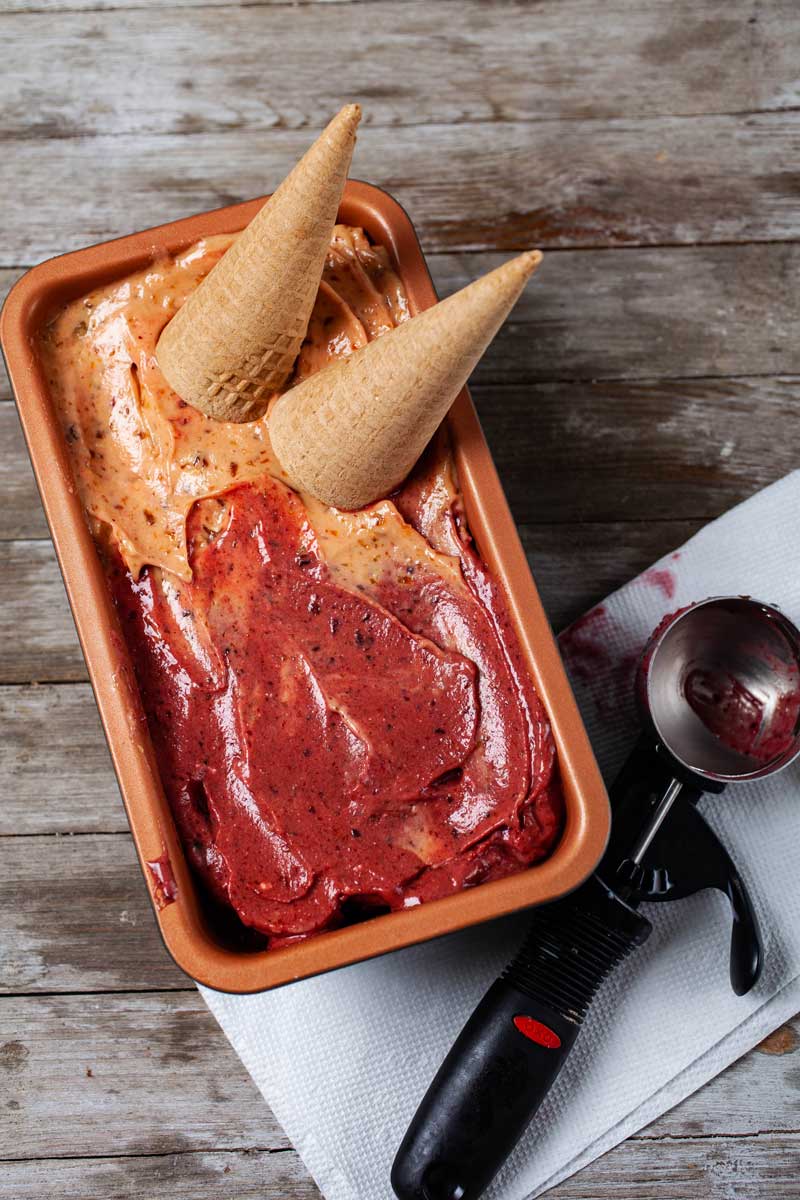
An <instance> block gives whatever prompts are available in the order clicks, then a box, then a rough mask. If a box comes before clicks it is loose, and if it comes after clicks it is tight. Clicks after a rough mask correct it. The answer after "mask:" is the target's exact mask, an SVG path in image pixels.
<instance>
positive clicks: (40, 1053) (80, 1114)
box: [0, 990, 288, 1195]
mask: <svg viewBox="0 0 800 1200" xmlns="http://www.w3.org/2000/svg"><path fill="white" fill-rule="evenodd" d="M0 1073H2V1076H3V1099H4V1104H3V1105H2V1106H0V1119H2V1121H3V1133H2V1145H3V1147H4V1150H3V1157H13V1158H35V1157H40V1156H53V1157H58V1156H59V1155H68V1156H76V1155H98V1154H100V1155H101V1154H107V1153H108V1150H109V1148H111V1146H112V1145H113V1150H114V1153H115V1154H174V1153H176V1152H180V1151H185V1150H211V1149H213V1150H220V1149H242V1150H244V1149H249V1148H251V1147H254V1146H255V1147H259V1148H264V1149H283V1148H285V1147H286V1146H287V1145H288V1143H287V1141H286V1138H285V1136H284V1134H283V1132H282V1131H281V1129H280V1128H279V1127H278V1125H277V1123H276V1122H275V1119H274V1117H273V1116H272V1114H271V1113H270V1110H269V1108H268V1107H267V1105H266V1104H264V1103H262V1101H261V1099H260V1097H259V1095H258V1093H257V1091H256V1089H255V1085H254V1084H253V1082H252V1081H251V1079H250V1077H249V1076H248V1075H247V1074H246V1072H245V1071H244V1069H243V1067H242V1065H241V1063H240V1062H239V1060H238V1059H237V1057H236V1055H235V1053H234V1051H233V1049H232V1047H231V1046H230V1045H229V1043H228V1042H227V1041H226V1039H225V1036H224V1035H223V1033H222V1030H221V1029H220V1028H219V1026H218V1025H217V1023H216V1021H215V1020H214V1018H213V1017H212V1016H211V1014H210V1012H209V1011H208V1009H207V1008H206V1006H205V1005H204V1003H203V1001H202V1000H201V999H200V996H199V994H198V993H197V992H196V991H194V990H192V991H186V992H152V993H150V994H146V995H115V996H109V995H105V996H104V995H88V996H37V997H5V998H3V999H2V1000H0ZM9 1101H10V1102H11V1104H9ZM9 1148H10V1151H11V1153H10V1154H9ZM3 1169H4V1168H3ZM3 1186H5V1175H3ZM5 1194H6V1195H13V1193H8V1192H6V1193H5Z"/></svg>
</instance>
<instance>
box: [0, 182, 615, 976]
mask: <svg viewBox="0 0 800 1200" xmlns="http://www.w3.org/2000/svg"><path fill="white" fill-rule="evenodd" d="M262 203H263V198H262V199H260V200H252V201H249V202H248V203H245V204H237V205H231V206H229V207H227V208H221V209H217V210H216V211H214V212H210V213H202V214H200V215H199V216H194V217H188V218H186V219H184V220H181V221H175V222H172V223H170V224H168V225H161V226H158V227H157V228H154V229H148V230H145V231H143V232H142V233H136V234H133V235H132V236H130V237H124V238H120V239H118V240H116V241H112V242H105V243H102V244H100V245H97V246H91V247H89V248H88V249H86V250H78V251H76V252H75V253H72V254H66V255H63V256H62V257H59V258H54V259H51V260H50V261H48V262H45V263H42V264H41V265H39V266H37V267H34V268H33V269H32V270H31V271H29V272H28V273H27V274H26V275H24V276H23V277H22V279H20V280H19V282H18V283H17V284H16V285H15V286H14V288H13V289H12V291H11V293H10V295H9V297H8V300H7V301H6V304H5V307H4V309H3V313H2V320H1V321H0V340H1V341H2V346H3V351H4V354H5V358H6V363H7V366H8V372H9V376H10V378H11V383H12V386H13V389H14V394H15V397H16V402H17V407H18V409H19V414H20V419H21V421H22V427H23V430H24V433H25V438H26V441H27V444H28V450H29V453H30V457H31V462H32V464H33V469H34V473H35V475H36V480H37V483H38V486H39V491H40V494H41V497H42V504H43V505H44V510H45V513H46V515H47V520H48V522H49V525H50V531H51V533H52V537H53V543H54V545H55V549H56V554H57V556H58V561H59V564H60V566H61V571H62V574H63V576H64V583H65V586H66V590H67V595H68V597H69V602H70V605H71V607H72V613H73V616H74V618H75V624H76V627H77V630H78V636H79V638H80V641H81V646H82V648H83V653H84V657H85V659H86V666H87V670H88V673H89V678H90V680H91V683H92V686H93V688H94V693H95V698H96V700H97V706H98V709H99V711H100V716H101V719H102V722H103V727H104V729H105V733H106V737H107V739H108V744H109V748H110V751H111V757H112V760H113V763H114V769H115V771H116V774H117V779H118V781H119V786H120V791H121V793H122V799H123V802H124V804H125V809H126V812H127V815H128V820H129V822H130V827H131V832H132V834H133V839H134V842H135V845H136V850H137V853H138V855H139V861H140V863H141V866H142V870H143V872H144V877H145V880H146V883H147V886H148V889H149V892H150V896H151V899H152V902H153V906H154V909H155V912H156V918H157V921H158V924H159V928H160V931H161V934H162V937H163V939H164V943H165V945H166V947H167V949H168V951H169V953H170V954H171V955H172V957H173V958H174V960H175V962H176V963H177V964H178V966H180V967H181V968H182V969H183V970H184V971H186V972H187V974H189V975H190V976H191V977H192V978H193V979H196V980H198V981H199V982H201V983H204V984H206V985H207V986H209V987H213V988H217V989H219V990H221V991H228V992H256V991H263V990H266V989H269V988H273V987H278V986H280V985H282V984H285V983H289V982H292V981H293V980H297V979H303V978H306V977H308V976H311V975H316V974H319V973H320V972H322V971H329V970H333V969H334V968H336V967H342V966H345V965H347V964H349V963H354V962H358V961H360V960H362V959H366V958H371V957H373V956H375V955H379V954H385V953H387V952H388V951H390V950H396V949H399V948H401V947H403V946H410V945H413V944H415V943H418V942H424V941H426V940H428V939H430V938H434V937H439V936H441V935H443V934H447V933H452V932H455V931H456V930H459V929H464V928H465V927H467V926H470V925H475V924H478V923H480V922H483V921H488V920H491V919H492V918H495V917H500V916H504V915H506V914H508V913H511V912H514V911H517V910H519V909H523V908H527V907H530V906H532V905H537V904H543V903H546V902H548V901H550V900H553V899H555V898H556V897H558V896H562V895H564V894H566V893H567V892H569V891H571V890H572V889H573V888H575V887H577V886H578V885H579V884H580V883H582V882H583V880H584V879H586V877H587V876H588V875H589V874H590V873H591V871H592V869H593V868H594V866H595V865H596V864H597V862H598V861H599V859H600V857H601V855H602V853H603V850H604V848H605V845H606V841H607V838H608V832H609V823H610V816H609V808H608V799H607V795H606V791H605V787H604V785H603V782H602V779H601V777H600V773H599V770H598V767H597V764H596V762H595V759H594V755H593V753H592V749H591V747H590V745H589V741H588V738H587V735H586V731H585V729H584V726H583V723H582V721H581V718H580V715H579V713H578V709H577V706H576V704H575V700H574V698H573V695H572V692H571V690H570V686H569V683H568V681H567V677H566V674H565V671H564V667H563V664H562V662H561V658H560V656H559V653H558V648H557V646H556V642H555V639H554V637H553V634H552V631H551V629H550V626H549V624H548V621H547V618H546V616H545V613H544V610H543V608H542V605H541V601H540V599H539V595H538V593H537V590H536V586H535V584H534V582H533V579H532V577H531V573H530V570H529V567H528V564H527V561H526V558H525V554H524V552H523V549H522V546H521V544H520V541H519V538H518V536H517V531H516V528H515V526H514V522H513V519H512V517H511V513H510V512H509V509H508V505H507V503H506V500H505V497H504V495H503V491H502V488H501V486H500V482H499V480H498V477H497V473H496V471H495V468H494V464H493V462H492V458H491V455H490V453H489V448H488V446H487V444H486V440H485V438H484V436H483V433H482V431H481V427H480V424H479V422H478V418H477V415H476V412H475V409H474V407H473V404H472V401H471V399H470V396H469V393H468V391H467V390H466V389H464V390H463V391H462V392H461V394H460V395H459V397H458V398H457V400H456V401H455V403H454V405H453V408H452V410H451V412H450V414H449V416H448V418H447V421H448V425H449V432H450V436H451V441H452V444H453V452H454V457H455V462H456V467H457V470H458V475H459V481H460V486H461V490H462V494H463V498H464V504H465V508H466V515H467V519H468V522H469V526H470V529H471V531H472V534H473V536H474V538H475V542H476V545H477V547H478V550H479V552H480V553H481V555H482V556H483V558H484V559H485V561H486V562H487V564H488V566H489V568H490V569H491V571H492V572H493V574H494V576H495V578H496V579H497V580H499V582H500V583H501V585H502V587H503V589H504V590H505V593H506V598H507V601H508V606H509V612H510V616H511V619H512V622H513V624H514V626H515V628H516V632H517V635H518V638H519V642H520V646H521V650H522V653H523V656H524V658H525V661H526V664H527V666H528V668H529V670H530V672H531V676H532V678H533V681H534V683H535V686H536V688H537V690H538V692H539V695H540V696H541V698H542V701H543V703H544V705H545V707H546V709H547V711H548V714H549V717H550V721H551V725H552V729H553V734H554V737H555V740H556V744H557V748H558V758H559V764H560V770H561V776H562V780H563V788H564V796H565V804H566V824H565V828H564V832H563V835H562V837H561V840H560V842H559V843H558V845H557V846H556V848H555V850H554V851H553V853H552V854H551V856H550V857H549V858H547V859H546V860H545V861H544V862H541V863H537V864H536V865H535V866H532V867H530V868H528V869H527V870H524V871H521V872H519V873H518V874H516V875H512V876H509V877H508V878H505V879H501V880H497V881H494V882H491V883H486V884H483V885H481V886H478V887H475V888H472V889H468V890H466V891H463V892H460V893H458V894H456V895H452V896H448V897H446V898H444V899H440V900H435V901H431V902H429V903H427V904H422V905H418V906H416V907H413V908H409V909H407V910H403V911H399V912H392V913H388V914H385V915H381V916H376V917H373V918H372V919H370V920H368V921H363V922H361V923H359V924H355V925H350V926H346V927H344V928H340V929H336V930H331V931H328V932H324V933H318V934H316V935H315V936H313V937H310V938H308V940H305V941H299V942H296V943H290V944H287V945H284V946H281V947H279V948H276V949H273V950H261V949H257V950H252V949H247V948H245V947H244V946H243V944H242V942H241V941H240V940H238V939H235V938H232V937H230V936H229V935H228V934H227V932H225V930H224V929H223V928H222V927H221V925H220V923H219V921H218V920H216V919H215V916H214V914H213V912H212V911H211V909H210V907H209V904H208V902H207V900H206V898H205V896H204V893H203V891H202V889H201V887H200V885H199V884H198V883H197V881H196V880H195V878H194V877H193V875H192V874H191V872H190V870H189V868H188V865H187V862H186V859H185V857H184V854H183V850H182V848H181V844H180V841H179V839H178V836H177V833H176V830H175V826H174V822H173V819H172V814H171V812H170V808H169V805H168V803H167V800H166V798H165V796H164V793H163V790H162V788H161V783H160V780H159V776H158V771H157V768H156V764H155V759H154V755H153V750H152V746H151V744H150V737H149V734H148V730H147V725H146V722H145V718H144V714H143V711H142V706H141V702H140V699H139V694H138V689H137V685H136V681H135V677H134V673H133V667H132V664H131V661H130V657H129V654H128V650H127V646H126V644H125V641H124V639H123V636H122V634H121V631H120V628H119V624H118V620H117V614H116V610H115V608H114V605H113V603H112V600H111V596H110V592H109V589H108V586H107V583H106V579H105V576H104V573H103V568H102V565H101V563H100V559H99V557H98V554H97V551H96V549H95V545H94V542H93V540H92V537H91V534H90V532H89V528H88V525H87V522H86V519H85V517H84V514H83V510H82V507H81V503H80V500H79V498H78V495H77V492H76V490H75V487H74V484H73V481H72V475H71V467H70V462H69V457H68V450H67V446H66V444H65V442H64V438H63V435H62V432H61V426H60V424H59V420H58V415H57V413H56V412H55V410H54V407H53V403H52V401H51V399H50V396H49V394H48V388H47V383H46V380H45V378H44V374H43V370H42V366H41V364H40V362H39V361H38V358H37V354H36V349H35V346H36V334H37V332H38V331H39V330H40V329H41V328H42V326H43V325H44V324H45V323H46V322H47V321H48V320H49V319H50V318H51V317H52V316H53V315H54V314H55V313H56V312H57V311H58V310H59V309H60V308H61V307H62V306H63V305H64V304H66V303H67V302H68V301H70V300H72V299H74V298H76V297H78V296H81V295H83V294H85V293H86V292H88V291H90V290H92V289H93V288H96V287H99V286H102V285H103V284H106V283H109V282H111V281H113V280H115V279H118V278H120V277H122V276H124V275H127V274H129V273H131V272H134V271H139V270H142V269H143V268H144V267H146V266H147V265H148V263H149V262H151V261H152V260H153V259H154V258H155V257H157V256H158V255H163V254H165V253H169V254H173V253H176V252H179V251H181V250H183V249H184V248H186V247H187V246H189V245H191V244H192V243H193V242H196V241H197V240H199V239H200V238H202V237H207V236H210V235H212V234H221V233H233V232H236V231H238V230H240V229H242V228H243V227H244V226H245V225H246V224H247V222H248V221H250V220H251V218H252V217H253V215H254V214H255V212H256V211H257V209H258V207H259V205H261V204H262ZM339 220H340V221H341V222H343V223H345V224H348V225H357V226H361V227H363V228H364V230H365V231H366V232H367V234H368V235H369V236H370V237H371V238H372V239H373V240H374V241H376V242H379V243H382V244H383V245H385V246H386V247H387V249H388V250H389V252H390V254H391V256H392V257H393V259H394V265H395V267H396V269H397V271H398V273H399V275H400V277H401V278H402V281H403V284H404V286H405V289H406V292H407V294H408V297H409V303H410V305H411V307H412V310H413V311H415V312H417V311H419V310H421V309H424V308H427V307H428V306H430V305H431V304H433V303H435V301H436V294H435V291H434V288H433V284H432V282H431V279H430V275H429V274H428V270H427V267H426V264H425V260H424V258H423V255H422V251H421V249H420V246H419V243H418V241H417V238H416V235H415V233H414V229H413V226H412V224H411V221H410V220H409V218H408V216H407V215H406V213H405V212H404V211H403V209H402V208H401V207H400V206H399V204H397V202H396V201H395V200H393V199H392V198H391V197H390V196H389V195H387V194H386V193H385V192H383V191H381V190H380V189H378V188H376V187H373V186H371V185H369V184H366V183H360V182H351V183H349V184H348V185H347V188H346V190H345V193H344V197H343V200H342V205H341V208H340V212H339ZM40 619H41V620H42V621H47V619H48V614H47V612H45V611H42V612H41V614H40Z"/></svg>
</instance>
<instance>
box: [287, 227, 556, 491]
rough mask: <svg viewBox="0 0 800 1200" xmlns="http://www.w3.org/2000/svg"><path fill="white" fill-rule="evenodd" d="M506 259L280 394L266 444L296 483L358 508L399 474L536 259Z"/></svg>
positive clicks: (388, 487)
mask: <svg viewBox="0 0 800 1200" xmlns="http://www.w3.org/2000/svg"><path fill="white" fill-rule="evenodd" d="M541 257H542V256H541V254H540V253H539V252H538V250H531V251H529V252H527V253H526V254H521V255H519V257H518V258H514V259H511V260H510V261H509V262H506V263H504V264H503V265H502V266H501V267H498V268H497V269H496V270H494V271H490V272H489V274H488V275H484V276H482V278H480V279H477V280H476V281H475V282H474V283H471V284H469V286H468V287H465V288H463V289H462V290H461V291H460V292H456V293H455V294H454V295H452V296H449V297H448V298H447V299H446V300H442V301H441V302H440V303H439V304H435V305H434V306H433V307H432V308H429V309H427V310H426V311H425V312H423V313H420V314H419V315H418V316H416V317H414V318H413V319H412V320H410V321H406V322H405V323H404V324H402V325H398V326H397V327H396V328H395V329H393V330H391V331H390V332H389V333H386V334H384V335H383V337H380V338H378V339H376V340H375V341H374V342H369V343H368V344H367V345H366V346H363V347H362V348H361V349H360V350H357V351H356V352H355V354H353V355H351V356H350V357H349V358H347V359H342V360H341V361H339V362H337V363H334V364H332V365H331V366H330V367H327V368H326V369H325V370H324V371H320V372H319V373H318V374H316V375H313V376H311V378H310V379H307V380H305V381H304V382H303V383H301V384H298V386H297V387H295V388H292V389H291V390H290V391H288V392H285V393H284V395H283V396H281V398H280V399H279V400H278V401H277V402H276V404H275V405H274V407H273V409H272V411H271V413H270V418H269V432H270V440H271V442H272V448H273V450H274V451H275V453H276V454H277V456H278V458H279V459H280V462H281V464H282V466H283V468H284V470H285V471H286V472H287V474H288V475H289V477H290V479H291V480H292V481H293V482H294V484H295V485H296V486H297V487H298V488H300V489H301V490H302V491H306V492H310V493H311V494H312V495H314V496H316V497H317V499H318V500H322V501H323V503H325V504H331V505H334V506H335V507H336V508H344V509H355V508H363V506H364V505H365V504H370V503H371V502H372V501H373V500H377V499H378V498H379V497H382V496H386V495H387V494H388V493H389V492H391V491H392V489H393V488H394V487H396V486H397V484H398V483H400V482H401V480H403V479H404V478H405V477H406V475H407V474H408V472H409V471H410V470H411V468H412V467H413V466H414V463H415V462H416V461H417V459H418V458H419V456H420V454H421V453H422V451H423V450H424V449H425V446H426V445H427V444H428V442H429V441H430V439H431V437H432V435H433V433H434V431H435V430H436V428H437V427H438V425H439V424H440V422H441V421H442V418H443V417H444V416H445V414H446V413H447V410H448V409H449V408H450V405H451V404H452V403H453V401H454V400H455V398H456V396H457V395H458V393H459V392H460V391H461V389H462V387H463V386H464V384H465V383H466V381H467V379H468V377H469V375H470V373H471V372H472V370H473V368H474V367H475V364H476V363H477V362H478V359H479V358H480V357H481V355H482V354H483V352H484V350H485V349H486V347H487V346H488V344H489V342H490V341H491V340H492V338H493V337H494V335H495V334H496V333H497V331H498V329H499V328H500V326H501V325H502V323H503V321H504V320H505V318H506V316H507V315H508V313H509V311H510V309H511V308H512V306H513V305H514V303H515V301H516V300H517V298H518V296H519V294H520V292H521V291H522V289H523V287H524V286H525V283H526V282H527V280H528V278H529V277H530V275H531V274H532V273H533V271H534V270H535V269H536V267H537V266H538V264H539V262H540V261H541Z"/></svg>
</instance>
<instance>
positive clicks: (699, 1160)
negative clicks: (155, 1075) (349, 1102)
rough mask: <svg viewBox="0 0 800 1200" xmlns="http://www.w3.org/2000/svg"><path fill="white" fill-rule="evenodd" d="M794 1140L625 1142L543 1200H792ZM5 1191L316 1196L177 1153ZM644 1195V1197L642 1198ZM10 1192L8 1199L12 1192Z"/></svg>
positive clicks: (283, 1177)
mask: <svg viewBox="0 0 800 1200" xmlns="http://www.w3.org/2000/svg"><path fill="white" fill-rule="evenodd" d="M799 1163H800V1138H798V1137H797V1136H796V1135H795V1136H792V1135H788V1136H787V1135H784V1136H780V1137H775V1138H770V1139H769V1140H766V1139H760V1138H719V1139H717V1138H715V1139H708V1140H706V1139H702V1138H698V1139H690V1140H687V1141H683V1142H679V1143H674V1144H673V1143H669V1144H665V1145H664V1146H662V1147H661V1148H660V1150H659V1158H658V1162H657V1163H655V1162H654V1159H653V1150H652V1148H651V1147H650V1146H648V1145H647V1143H644V1142H639V1141H637V1140H636V1139H630V1140H629V1141H627V1142H626V1143H625V1144H624V1145H623V1146H619V1147H617V1148H616V1149H614V1150H612V1151H611V1152H610V1153H609V1154H607V1155H605V1156H604V1157H603V1158H601V1159H598V1161H597V1162H594V1163H592V1165H591V1166H590V1167H587V1168H586V1170H584V1171H582V1172H580V1174H578V1175H575V1176H573V1177H572V1178H571V1179H568V1180H566V1181H565V1182H564V1183H562V1184H560V1185H559V1186H558V1187H556V1188H554V1189H553V1190H552V1191H550V1192H548V1193H547V1195H548V1197H549V1200H600V1198H601V1197H610V1198H613V1200H643V1197H645V1196H646V1198H647V1200H675V1198H676V1197H680V1200H699V1198H700V1197H702V1200H751V1198H752V1197H753V1196H765V1195H769V1196H770V1197H776V1200H796V1196H797V1191H796V1179H797V1171H798V1164H799ZM4 1172H5V1175H4V1186H6V1181H7V1186H8V1187H9V1192H8V1195H9V1196H12V1195H13V1196H14V1198H15V1200H41V1196H42V1194H43V1193H42V1191H41V1188H42V1187H43V1186H46V1188H47V1193H46V1194H47V1196H48V1200H74V1197H75V1195H76V1190H77V1189H79V1190H80V1196H81V1200H108V1198H109V1197H113V1200H152V1197H153V1195H154V1194H156V1193H158V1194H159V1195H161V1194H168V1195H169V1196H170V1197H172V1198H173V1200H197V1197H198V1196H199V1195H213V1196H216V1195H221V1194H225V1195H233V1196H235V1197H236V1200H249V1198H250V1197H252V1198H253V1200H273V1198H274V1200H287V1197H290V1196H291V1197H292V1200H318V1197H319V1195H320V1193H319V1192H318V1191H317V1189H316V1188H315V1187H314V1185H313V1184H312V1183H311V1181H310V1180H309V1179H308V1177H307V1175H306V1172H305V1169H304V1167H303V1166H302V1163H300V1161H299V1159H297V1158H296V1157H295V1155H293V1154H291V1153H285V1154H277V1155H276V1154H271V1153H269V1152H265V1151H262V1150H255V1151H251V1152H249V1153H235V1152H234V1153H230V1154H220V1153H196V1154H180V1155H176V1156H174V1157H169V1158H167V1159H157V1158H156V1159H153V1158H145V1157H136V1158H100V1159H98V1160H94V1161H91V1162H88V1161H85V1162H77V1163H76V1162H75V1161H72V1160H69V1159H66V1160H64V1159H60V1160H53V1159H48V1160H47V1161H45V1162H39V1163H19V1162H17V1163H6V1164H4ZM644 1188H646V1189H647V1190H646V1191H644V1190H643V1189H644ZM12 1189H13V1190H12Z"/></svg>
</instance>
